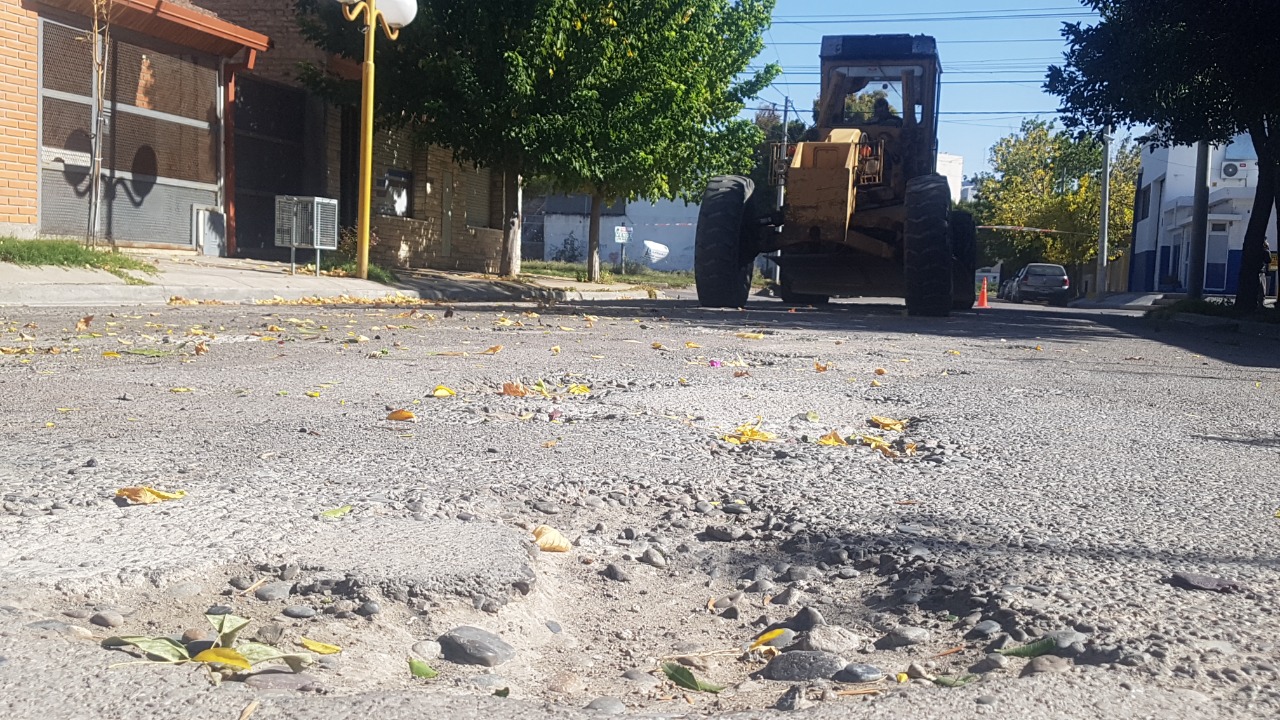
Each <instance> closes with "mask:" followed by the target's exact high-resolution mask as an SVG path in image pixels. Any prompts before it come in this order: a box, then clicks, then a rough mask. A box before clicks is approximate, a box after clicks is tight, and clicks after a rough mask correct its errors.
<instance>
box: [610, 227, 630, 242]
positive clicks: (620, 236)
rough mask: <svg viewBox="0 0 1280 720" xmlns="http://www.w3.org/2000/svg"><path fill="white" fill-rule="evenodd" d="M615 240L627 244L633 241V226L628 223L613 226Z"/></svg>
mask: <svg viewBox="0 0 1280 720" xmlns="http://www.w3.org/2000/svg"><path fill="white" fill-rule="evenodd" d="M613 241H614V242H615V243H617V244H619V245H626V244H627V243H629V242H631V228H629V227H627V226H626V225H618V226H616V227H615V228H613Z"/></svg>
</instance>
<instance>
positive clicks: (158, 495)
mask: <svg viewBox="0 0 1280 720" xmlns="http://www.w3.org/2000/svg"><path fill="white" fill-rule="evenodd" d="M186 495H187V491H186V490H174V491H172V492H167V491H164V490H157V489H155V488H153V487H147V486H145V485H142V486H134V487H123V488H120V489H119V490H116V497H122V498H124V499H126V500H128V501H129V502H131V503H133V504H134V505H150V504H151V503H158V502H163V501H165V500H180V499H182V498H184V497H186Z"/></svg>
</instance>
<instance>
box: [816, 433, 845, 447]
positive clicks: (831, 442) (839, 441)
mask: <svg viewBox="0 0 1280 720" xmlns="http://www.w3.org/2000/svg"><path fill="white" fill-rule="evenodd" d="M818 444H819V445H827V446H832V447H834V446H837V445H848V444H849V443H847V442H845V439H844V438H842V437H840V432H839V431H837V430H832V431H831V432H829V433H827V434H826V435H823V436H822V437H820V438H818Z"/></svg>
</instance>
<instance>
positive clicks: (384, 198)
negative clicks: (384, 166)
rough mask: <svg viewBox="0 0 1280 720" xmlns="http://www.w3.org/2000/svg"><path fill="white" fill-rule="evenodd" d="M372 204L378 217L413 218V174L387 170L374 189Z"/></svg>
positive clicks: (404, 171) (406, 171) (405, 171)
mask: <svg viewBox="0 0 1280 720" xmlns="http://www.w3.org/2000/svg"><path fill="white" fill-rule="evenodd" d="M373 202H374V208H375V210H376V212H377V213H378V214H379V215H390V216H392V217H413V173H411V172H409V171H408V170H388V171H387V173H386V175H384V176H383V177H382V180H381V181H380V182H378V183H377V187H376V188H374V193H373Z"/></svg>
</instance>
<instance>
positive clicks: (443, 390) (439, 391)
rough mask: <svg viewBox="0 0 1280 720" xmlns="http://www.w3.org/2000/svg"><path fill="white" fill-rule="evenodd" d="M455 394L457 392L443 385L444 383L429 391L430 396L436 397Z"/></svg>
mask: <svg viewBox="0 0 1280 720" xmlns="http://www.w3.org/2000/svg"><path fill="white" fill-rule="evenodd" d="M457 394H458V393H456V392H454V391H453V390H451V389H450V388H447V387H445V386H444V385H437V386H436V389H435V390H432V391H431V395H432V397H438V398H447V397H453V396H454V395H457Z"/></svg>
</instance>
